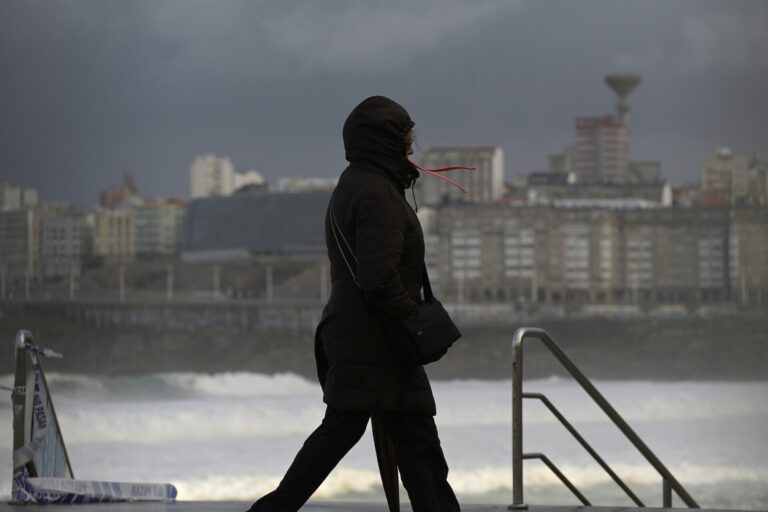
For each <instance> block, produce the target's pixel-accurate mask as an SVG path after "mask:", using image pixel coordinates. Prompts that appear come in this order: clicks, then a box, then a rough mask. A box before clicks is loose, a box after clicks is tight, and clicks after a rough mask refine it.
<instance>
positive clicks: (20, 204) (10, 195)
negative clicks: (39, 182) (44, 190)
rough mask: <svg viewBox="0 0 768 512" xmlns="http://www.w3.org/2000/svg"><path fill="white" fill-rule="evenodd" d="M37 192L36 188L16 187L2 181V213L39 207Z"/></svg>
mask: <svg viewBox="0 0 768 512" xmlns="http://www.w3.org/2000/svg"><path fill="white" fill-rule="evenodd" d="M37 200H38V198H37V190H36V189H34V188H26V187H14V186H13V185H11V184H10V183H6V182H4V181H0V212H13V211H17V210H24V209H28V208H32V207H34V206H35V205H37Z"/></svg>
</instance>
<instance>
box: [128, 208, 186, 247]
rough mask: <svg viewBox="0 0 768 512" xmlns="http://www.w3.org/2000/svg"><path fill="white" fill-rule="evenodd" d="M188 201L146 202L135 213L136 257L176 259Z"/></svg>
mask: <svg viewBox="0 0 768 512" xmlns="http://www.w3.org/2000/svg"><path fill="white" fill-rule="evenodd" d="M186 207H187V201H185V200H181V199H173V198H164V199H155V200H147V201H144V202H143V203H142V205H141V206H140V207H138V208H136V209H135V210H134V212H133V213H134V217H135V224H136V228H135V229H136V254H137V255H138V256H140V257H153V256H175V255H177V254H178V253H179V247H180V244H181V229H182V223H183V221H184V212H185V210H186Z"/></svg>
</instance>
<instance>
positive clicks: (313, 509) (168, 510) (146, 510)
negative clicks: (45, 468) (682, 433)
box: [0, 501, 726, 512]
mask: <svg viewBox="0 0 768 512" xmlns="http://www.w3.org/2000/svg"><path fill="white" fill-rule="evenodd" d="M250 505H251V504H250V502H239V501H179V502H176V503H105V504H94V505H74V506H73V505H61V506H56V505H8V504H7V503H0V511H6V510H8V511H14V512H52V511H56V510H61V509H66V510H68V511H71V510H83V512H245V511H246V510H248V507H249V506H250ZM507 507H508V505H505V504H502V505H471V504H463V505H462V506H461V510H462V512H493V511H498V512H501V511H506V510H507ZM301 510H302V511H304V512H388V509H387V505H386V504H384V503H370V502H358V503H356V502H322V501H316V502H310V503H308V504H307V505H305V506H304V507H303V508H302V509H301ZM401 510H402V512H410V511H411V507H410V506H409V505H408V504H402V505H401ZM528 510H529V511H530V512H671V511H677V512H679V511H680V510H681V509H680V508H677V509H670V508H642V509H641V508H633V507H577V506H571V507H567V506H565V507H562V506H561V507H557V506H533V505H532V506H530V507H529V508H528ZM700 510H701V512H726V511H724V510H715V509H700Z"/></svg>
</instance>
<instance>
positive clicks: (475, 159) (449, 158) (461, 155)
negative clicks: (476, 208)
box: [416, 146, 504, 205]
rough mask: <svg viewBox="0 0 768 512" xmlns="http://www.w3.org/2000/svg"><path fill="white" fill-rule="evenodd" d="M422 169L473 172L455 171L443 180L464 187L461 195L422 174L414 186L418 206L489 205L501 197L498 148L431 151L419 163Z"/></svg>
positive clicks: (501, 166) (501, 156)
mask: <svg viewBox="0 0 768 512" xmlns="http://www.w3.org/2000/svg"><path fill="white" fill-rule="evenodd" d="M421 165H422V167H425V168H427V169H437V168H441V167H449V166H463V167H475V169H476V170H474V171H454V172H449V173H447V174H446V175H445V176H447V177H449V178H450V179H452V180H454V181H455V182H457V183H458V184H460V185H461V186H463V187H464V188H465V189H466V190H467V193H466V194H464V193H463V192H461V190H459V189H457V188H456V187H454V186H453V185H451V184H450V183H448V182H446V181H445V180H442V179H439V178H437V177H434V176H430V175H427V174H426V173H422V174H421V177H420V178H419V180H418V181H417V183H416V195H417V197H418V203H419V204H421V205H437V204H441V203H446V202H456V201H460V202H469V203H491V202H494V201H496V200H498V199H499V198H501V196H502V195H504V151H503V150H502V149H501V148H500V147H498V146H479V147H464V146H458V147H444V148H431V149H429V150H428V151H427V152H426V153H425V154H424V157H423V158H422V160H421Z"/></svg>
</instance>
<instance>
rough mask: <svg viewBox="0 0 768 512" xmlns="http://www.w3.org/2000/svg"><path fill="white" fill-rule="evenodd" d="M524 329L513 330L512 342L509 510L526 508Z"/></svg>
mask: <svg viewBox="0 0 768 512" xmlns="http://www.w3.org/2000/svg"><path fill="white" fill-rule="evenodd" d="M524 333H525V331H524V330H522V329H518V330H517V331H516V332H515V337H514V341H513V342H512V505H510V507H509V508H510V509H511V510H523V509H526V508H528V505H526V504H525V503H524V501H523V343H522V341H523V340H522V338H523V334H524Z"/></svg>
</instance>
